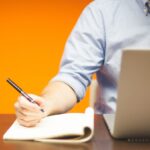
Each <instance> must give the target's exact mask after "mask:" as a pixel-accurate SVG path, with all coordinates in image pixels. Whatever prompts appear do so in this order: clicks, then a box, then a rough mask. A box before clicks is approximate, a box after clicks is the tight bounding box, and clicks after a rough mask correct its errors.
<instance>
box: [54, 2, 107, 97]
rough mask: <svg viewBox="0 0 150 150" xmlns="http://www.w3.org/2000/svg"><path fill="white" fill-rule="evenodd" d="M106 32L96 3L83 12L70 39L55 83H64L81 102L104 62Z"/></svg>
mask: <svg viewBox="0 0 150 150" xmlns="http://www.w3.org/2000/svg"><path fill="white" fill-rule="evenodd" d="M104 49H105V29H104V21H103V16H102V14H101V11H100V10H98V9H97V8H96V3H95V2H92V3H91V4H89V5H88V6H87V7H86V8H85V9H84V10H83V12H82V14H81V16H80V18H79V20H78V21H77V24H76V25H75V27H74V29H73V31H72V33H71V35H70V36H69V38H68V40H67V43H66V46H65V51H64V54H63V57H62V61H61V65H60V70H59V73H58V74H57V75H56V76H55V77H54V78H53V79H52V81H63V82H64V83H66V84H67V85H69V86H70V87H71V88H72V89H73V90H74V92H75V93H76V95H77V99H78V100H81V99H82V98H83V97H84V95H85V91H86V88H87V86H88V85H89V84H90V82H91V76H92V74H93V73H95V72H97V71H98V70H99V68H100V66H101V64H102V63H103V61H104Z"/></svg>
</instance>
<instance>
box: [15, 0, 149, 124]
mask: <svg viewBox="0 0 150 150" xmlns="http://www.w3.org/2000/svg"><path fill="white" fill-rule="evenodd" d="M145 4H146V5H145ZM149 12H150V1H148V0H95V1H93V2H92V3H90V4H89V5H88V6H87V7H86V8H85V9H84V11H83V12H82V14H81V16H80V18H79V20H78V22H77V24H76V26H75V27H74V29H73V31H72V33H71V35H70V37H69V39H68V41H67V43H66V46H65V52H64V55H63V58H62V61H61V66H60V71H59V73H58V74H57V75H56V77H54V78H53V79H52V81H51V82H50V83H49V84H48V86H47V87H46V88H45V90H44V91H43V93H42V96H41V97H39V96H35V95H34V96H35V97H34V96H33V97H34V99H35V100H36V101H37V102H38V103H39V105H40V106H41V107H43V109H45V112H46V113H45V114H44V115H43V114H41V112H40V111H39V109H38V110H36V109H35V108H34V109H35V110H36V111H35V112H36V115H35V112H34V111H31V110H33V109H31V107H32V108H33V107H34V106H31V104H28V103H27V101H25V100H24V99H23V98H22V97H20V98H19V99H18V102H16V104H15V108H16V114H17V117H18V120H19V122H20V124H22V125H24V126H31V125H35V124H36V123H37V122H39V120H40V119H41V118H42V117H44V116H47V115H49V114H50V115H51V114H56V113H63V112H65V111H67V110H69V109H70V108H72V107H73V106H74V105H75V104H76V101H80V100H81V99H82V98H83V97H84V95H85V91H86V88H87V86H88V85H90V83H91V76H92V74H93V73H96V74H97V80H98V83H99V85H100V99H99V100H97V102H96V104H95V111H96V112H97V113H112V112H114V111H115V108H116V104H115V101H116V98H117V81H118V77H119V72H120V63H121V54H122V51H123V49H125V48H139V49H140V48H142V49H143V48H150V14H149ZM133 61H134V60H133ZM139 69H140V68H139ZM25 103H26V104H25ZM22 106H24V109H26V110H27V112H30V115H27V114H29V113H27V114H24V115H23V114H21V113H23V111H22V109H21V107H22ZM37 111H38V113H37ZM31 112H32V113H31ZM31 114H32V115H31ZM32 116H34V117H35V116H36V117H35V118H36V119H35V118H34V117H32ZM22 118H23V119H22ZM25 120H28V123H27V121H25Z"/></svg>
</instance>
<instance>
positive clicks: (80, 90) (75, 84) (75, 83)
mask: <svg viewBox="0 0 150 150" xmlns="http://www.w3.org/2000/svg"><path fill="white" fill-rule="evenodd" d="M54 81H62V82H64V83H65V84H67V85H68V86H70V87H71V88H72V89H73V91H74V92H75V94H76V97H77V102H79V101H80V100H81V99H82V98H83V97H84V95H85V91H86V87H85V86H84V85H83V84H82V83H81V82H80V81H79V80H78V79H77V78H75V77H73V76H71V75H68V74H58V75H56V76H55V77H54V78H53V79H52V80H51V82H54Z"/></svg>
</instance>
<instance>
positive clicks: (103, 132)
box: [0, 115, 150, 150]
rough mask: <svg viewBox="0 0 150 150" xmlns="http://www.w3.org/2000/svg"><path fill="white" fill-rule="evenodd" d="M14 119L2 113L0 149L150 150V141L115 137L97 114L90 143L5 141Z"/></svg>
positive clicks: (0, 119) (12, 116)
mask: <svg viewBox="0 0 150 150" xmlns="http://www.w3.org/2000/svg"><path fill="white" fill-rule="evenodd" d="M14 120H15V115H0V150H28V149H30V150H41V149H42V150H55V149H56V150H131V149H132V150H150V143H129V142H127V141H122V140H115V139H113V138H112V137H111V136H110V135H109V132H108V130H107V128H106V126H105V123H104V120H103V118H102V116H100V115H95V134H94V137H93V139H92V140H91V141H90V142H88V143H83V144H78V145H63V144H49V143H41V142H33V141H3V139H2V136H3V134H4V132H5V131H6V130H7V129H8V127H9V126H10V125H11V124H12V122H13V121H14Z"/></svg>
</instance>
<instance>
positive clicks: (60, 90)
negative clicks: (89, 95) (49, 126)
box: [41, 81, 77, 115]
mask: <svg viewBox="0 0 150 150" xmlns="http://www.w3.org/2000/svg"><path fill="white" fill-rule="evenodd" d="M41 96H42V97H43V98H44V99H45V101H46V105H45V111H46V114H47V115H53V114H59V113H64V112H66V111H68V110H70V109H71V108H72V107H73V106H74V105H75V104H76V102H77V98H76V95H75V93H74V91H73V90H72V89H71V87H69V86H68V85H67V84H65V83H64V82H61V81H57V82H56V81H55V82H51V83H50V84H48V86H47V87H46V88H45V89H44V90H43V92H42V94H41Z"/></svg>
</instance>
